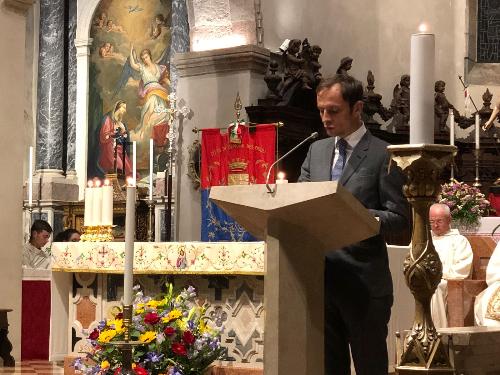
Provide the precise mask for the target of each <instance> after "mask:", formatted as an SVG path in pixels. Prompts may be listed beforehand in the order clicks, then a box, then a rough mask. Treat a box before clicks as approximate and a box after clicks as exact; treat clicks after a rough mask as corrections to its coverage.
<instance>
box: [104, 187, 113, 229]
mask: <svg viewBox="0 0 500 375" xmlns="http://www.w3.org/2000/svg"><path fill="white" fill-rule="evenodd" d="M102 225H113V186H111V181H109V180H104V186H103V187H102Z"/></svg>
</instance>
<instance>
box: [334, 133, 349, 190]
mask: <svg viewBox="0 0 500 375" xmlns="http://www.w3.org/2000/svg"><path fill="white" fill-rule="evenodd" d="M336 148H337V149H338V150H339V157H338V158H337V161H336V162H335V165H334V166H333V168H332V181H337V180H338V179H340V176H342V171H343V170H344V165H345V161H346V158H347V153H346V150H347V141H346V140H345V139H344V138H339V139H338V141H337V143H336Z"/></svg>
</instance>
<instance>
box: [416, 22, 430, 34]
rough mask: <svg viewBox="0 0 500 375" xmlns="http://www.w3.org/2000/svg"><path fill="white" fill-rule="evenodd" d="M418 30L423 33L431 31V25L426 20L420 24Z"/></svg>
mask: <svg viewBox="0 0 500 375" xmlns="http://www.w3.org/2000/svg"><path fill="white" fill-rule="evenodd" d="M418 31H419V32H421V33H425V32H427V31H429V27H428V26H427V24H426V23H425V22H422V23H421V24H420V25H418Z"/></svg>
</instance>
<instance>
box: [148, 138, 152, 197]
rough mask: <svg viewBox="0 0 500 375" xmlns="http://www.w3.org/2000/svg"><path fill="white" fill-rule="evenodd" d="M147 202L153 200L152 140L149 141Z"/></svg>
mask: <svg viewBox="0 0 500 375" xmlns="http://www.w3.org/2000/svg"><path fill="white" fill-rule="evenodd" d="M149 200H153V139H152V138H151V139H150V140H149Z"/></svg>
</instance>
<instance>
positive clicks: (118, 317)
mask: <svg viewBox="0 0 500 375" xmlns="http://www.w3.org/2000/svg"><path fill="white" fill-rule="evenodd" d="M115 319H123V313H122V312H119V313H118V314H116V315H115Z"/></svg>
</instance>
